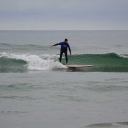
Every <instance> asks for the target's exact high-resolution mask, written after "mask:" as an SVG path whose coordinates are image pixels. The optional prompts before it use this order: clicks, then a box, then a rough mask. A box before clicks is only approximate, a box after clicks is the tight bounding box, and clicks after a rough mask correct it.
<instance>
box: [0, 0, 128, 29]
mask: <svg viewBox="0 0 128 128" xmlns="http://www.w3.org/2000/svg"><path fill="white" fill-rule="evenodd" d="M0 30H128V0H0Z"/></svg>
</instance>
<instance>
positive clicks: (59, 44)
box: [51, 43, 60, 47]
mask: <svg viewBox="0 0 128 128" xmlns="http://www.w3.org/2000/svg"><path fill="white" fill-rule="evenodd" d="M56 45H60V43H57V44H54V45H51V47H52V46H56Z"/></svg>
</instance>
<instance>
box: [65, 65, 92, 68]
mask: <svg viewBox="0 0 128 128" xmlns="http://www.w3.org/2000/svg"><path fill="white" fill-rule="evenodd" d="M93 66H94V65H66V67H67V68H90V67H93Z"/></svg>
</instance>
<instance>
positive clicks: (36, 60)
mask: <svg viewBox="0 0 128 128" xmlns="http://www.w3.org/2000/svg"><path fill="white" fill-rule="evenodd" d="M0 57H6V58H10V59H17V60H23V61H26V62H27V65H26V66H27V69H28V70H53V69H61V68H66V66H64V65H63V64H61V63H60V62H58V55H47V54H44V55H31V54H13V53H5V52H4V53H1V54H0Z"/></svg>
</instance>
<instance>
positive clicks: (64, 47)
mask: <svg viewBox="0 0 128 128" xmlns="http://www.w3.org/2000/svg"><path fill="white" fill-rule="evenodd" d="M56 45H61V48H60V58H59V61H60V62H61V59H62V55H63V53H64V54H65V58H66V65H67V64H68V56H67V48H68V49H69V52H70V55H72V54H71V49H70V45H69V44H68V39H65V40H64V41H63V42H60V43H57V44H54V45H51V47H52V46H56Z"/></svg>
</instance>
